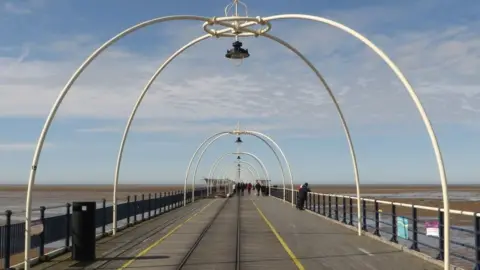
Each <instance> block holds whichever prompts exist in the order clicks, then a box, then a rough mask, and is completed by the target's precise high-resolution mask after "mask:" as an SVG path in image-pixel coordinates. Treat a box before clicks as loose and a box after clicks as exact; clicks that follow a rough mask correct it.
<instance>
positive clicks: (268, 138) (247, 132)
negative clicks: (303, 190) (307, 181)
mask: <svg viewBox="0 0 480 270" xmlns="http://www.w3.org/2000/svg"><path fill="white" fill-rule="evenodd" d="M242 133H243V134H251V135H254V136H257V135H258V136H264V137H265V139H267V140H268V141H269V142H270V143H272V144H273V145H274V146H275V147H276V148H277V149H278V150H279V151H280V155H282V157H283V160H285V163H286V164H287V170H288V174H289V176H290V184H291V186H292V189H294V187H293V175H292V170H291V168H290V163H289V162H288V160H287V157H285V154H284V153H283V151H282V149H281V148H280V146H278V144H277V143H276V142H275V141H274V140H273V139H272V138H270V137H269V136H267V135H265V134H262V133H260V132H258V131H253V130H246V131H242ZM283 200H284V201H285V188H284V189H283ZM293 205H295V200H294V196H293V193H292V206H293Z"/></svg>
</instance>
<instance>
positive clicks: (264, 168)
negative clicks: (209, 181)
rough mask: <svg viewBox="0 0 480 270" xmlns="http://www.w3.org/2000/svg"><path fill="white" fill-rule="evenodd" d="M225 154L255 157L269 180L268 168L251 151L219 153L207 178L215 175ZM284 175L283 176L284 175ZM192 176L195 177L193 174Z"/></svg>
mask: <svg viewBox="0 0 480 270" xmlns="http://www.w3.org/2000/svg"><path fill="white" fill-rule="evenodd" d="M227 155H247V156H250V157H252V158H253V159H255V161H256V162H257V163H258V164H259V165H260V167H261V168H262V171H263V174H264V176H265V179H266V180H270V175H269V173H268V170H267V168H266V167H265V164H264V163H263V162H262V160H261V159H260V158H259V157H257V156H256V155H254V154H252V153H249V152H238V153H237V152H232V153H225V154H223V155H221V156H220V157H218V159H217V160H215V162H214V163H213V164H212V166H211V167H210V172H209V173H208V178H211V177H213V176H214V175H215V171H216V169H217V168H218V165H219V164H220V162H221V161H222V160H223V159H224V158H225V157H226V156H227ZM282 173H283V174H285V172H282ZM284 177H285V176H284ZM194 178H196V177H195V176H194ZM258 179H260V174H258Z"/></svg>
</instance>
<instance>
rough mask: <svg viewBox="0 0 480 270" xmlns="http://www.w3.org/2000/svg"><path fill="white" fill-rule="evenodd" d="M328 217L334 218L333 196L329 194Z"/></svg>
mask: <svg viewBox="0 0 480 270" xmlns="http://www.w3.org/2000/svg"><path fill="white" fill-rule="evenodd" d="M328 217H329V218H332V196H330V194H328Z"/></svg>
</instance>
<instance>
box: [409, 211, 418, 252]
mask: <svg viewBox="0 0 480 270" xmlns="http://www.w3.org/2000/svg"><path fill="white" fill-rule="evenodd" d="M417 216H418V215H417V208H415V206H412V219H413V228H412V229H413V238H412V246H411V247H410V249H412V250H415V251H419V249H418V226H417V225H418V221H417Z"/></svg>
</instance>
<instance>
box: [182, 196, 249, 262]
mask: <svg viewBox="0 0 480 270" xmlns="http://www.w3.org/2000/svg"><path fill="white" fill-rule="evenodd" d="M236 197H237V198H236V199H237V200H238V204H237V236H236V238H237V239H236V243H237V244H236V249H235V269H236V270H239V269H240V197H239V196H238V195H236ZM229 200H231V199H230V198H228V199H227V200H225V202H224V203H223V205H222V206H221V207H220V208H219V209H218V211H217V212H216V213H215V216H213V218H212V219H211V220H210V222H209V223H208V224H207V226H205V228H204V229H203V230H202V232H201V233H200V235H199V236H198V238H197V239H196V241H195V243H193V245H192V246H191V247H190V249H189V250H188V252H187V254H186V255H185V256H184V257H183V259H182V261H181V262H180V264H179V265H178V267H177V268H176V269H177V270H181V269H183V267H184V266H185V265H186V264H187V262H188V259H189V258H190V256H191V255H192V254H193V252H194V251H195V250H196V249H197V247H198V245H199V244H200V242H201V241H202V239H203V238H204V236H205V235H206V234H207V233H208V231H209V230H210V228H211V227H212V225H213V223H215V220H216V219H217V217H218V216H219V215H220V213H221V212H222V211H223V209H224V208H225V205H227V203H228V201H229Z"/></svg>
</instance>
